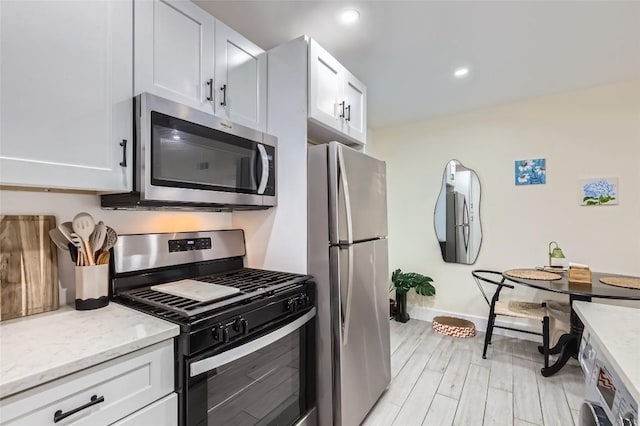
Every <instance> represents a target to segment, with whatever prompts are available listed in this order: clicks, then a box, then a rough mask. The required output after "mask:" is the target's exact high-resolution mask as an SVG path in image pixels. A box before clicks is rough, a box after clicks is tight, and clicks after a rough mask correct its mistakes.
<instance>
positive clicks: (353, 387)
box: [330, 239, 391, 426]
mask: <svg viewBox="0 0 640 426" xmlns="http://www.w3.org/2000/svg"><path fill="white" fill-rule="evenodd" d="M330 262H331V266H332V271H333V272H334V273H333V274H332V275H333V277H334V279H333V280H332V281H333V283H332V284H333V285H332V286H331V290H332V292H333V294H332V304H333V308H334V309H332V311H333V321H332V323H333V347H334V360H335V361H334V362H335V364H334V387H335V388H334V425H335V426H350V425H358V424H360V423H361V422H362V420H363V419H364V418H365V416H366V415H367V413H368V412H369V410H371V408H372V407H373V405H374V404H375V403H376V401H377V400H378V398H379V397H380V395H381V394H382V392H384V390H385V389H386V387H387V386H388V385H389V380H390V378H391V361H390V349H389V308H388V294H389V265H388V258H387V240H386V239H379V240H373V241H367V242H363V243H358V244H353V245H350V246H343V247H337V246H335V247H331V248H330Z"/></svg>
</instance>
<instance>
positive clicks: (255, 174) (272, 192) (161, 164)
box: [102, 93, 277, 210]
mask: <svg viewBox="0 0 640 426" xmlns="http://www.w3.org/2000/svg"><path fill="white" fill-rule="evenodd" d="M134 114H135V117H134V123H135V130H134V131H135V147H134V151H133V152H134V160H133V163H134V165H133V166H134V167H133V174H134V175H133V191H132V192H129V193H126V194H109V195H103V196H102V207H104V208H115V209H154V208H167V207H169V208H182V209H193V210H196V209H208V210H232V209H263V208H268V207H272V206H275V205H276V200H277V197H276V193H277V192H276V143H277V139H276V138H275V137H274V136H271V135H268V134H266V133H262V132H259V131H257V130H253V129H250V128H248V127H244V126H240V125H237V124H235V123H231V122H229V121H226V120H221V119H219V118H217V117H215V116H213V115H211V114H207V113H205V112H202V111H199V110H196V109H193V108H190V107H188V106H186V105H182V104H179V103H176V102H173V101H169V100H167V99H163V98H160V97H158V96H154V95H151V94H149V93H143V94H140V95H138V96H136V97H135V98H134Z"/></svg>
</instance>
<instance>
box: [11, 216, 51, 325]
mask: <svg viewBox="0 0 640 426" xmlns="http://www.w3.org/2000/svg"><path fill="white" fill-rule="evenodd" d="M55 227H56V219H55V217H53V216H3V215H0V321H4V320H8V319H11V318H17V317H23V316H26V315H33V314H39V313H41V312H46V311H52V310H55V309H58V256H57V248H56V246H55V244H54V243H53V241H51V239H50V238H49V230H50V229H53V228H55Z"/></svg>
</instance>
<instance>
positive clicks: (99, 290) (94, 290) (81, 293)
mask: <svg viewBox="0 0 640 426" xmlns="http://www.w3.org/2000/svg"><path fill="white" fill-rule="evenodd" d="M108 304H109V265H93V266H76V310H78V311H88V310H91V309H98V308H103V307H105V306H107V305H108Z"/></svg>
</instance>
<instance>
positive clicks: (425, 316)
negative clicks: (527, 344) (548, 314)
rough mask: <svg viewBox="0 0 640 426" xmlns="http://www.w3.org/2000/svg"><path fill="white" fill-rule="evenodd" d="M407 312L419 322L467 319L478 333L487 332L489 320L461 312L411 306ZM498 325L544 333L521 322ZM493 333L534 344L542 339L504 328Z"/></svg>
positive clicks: (505, 322)
mask: <svg viewBox="0 0 640 426" xmlns="http://www.w3.org/2000/svg"><path fill="white" fill-rule="evenodd" d="M407 310H408V312H409V316H410V317H411V318H415V319H417V320H422V321H428V322H432V321H433V318H434V317H437V316H440V315H444V316H449V317H457V318H462V319H465V320H467V321H471V322H472V323H474V324H475V325H476V330H478V331H487V318H483V317H480V316H477V315H468V314H461V313H459V312H449V311H442V310H439V309H432V308H424V307H421V306H411V305H409V306H407ZM496 325H501V326H506V327H513V326H515V327H518V328H522V329H525V330H530V331H532V332H536V333H540V332H541V331H542V328H541V327H542V326H540V327H538V328H537V329H536V328H535V327H533V326H530V325H528V324H523V323H520V322H510V321H502V320H496ZM493 333H494V334H499V335H501V336H507V337H517V338H518V339H524V340H531V341H533V342H538V341H540V340H541V339H542V337H540V336H536V335H534V334H528V333H519V332H517V331H512V330H504V329H502V328H494V329H493Z"/></svg>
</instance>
